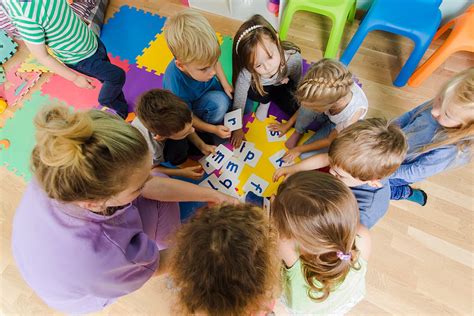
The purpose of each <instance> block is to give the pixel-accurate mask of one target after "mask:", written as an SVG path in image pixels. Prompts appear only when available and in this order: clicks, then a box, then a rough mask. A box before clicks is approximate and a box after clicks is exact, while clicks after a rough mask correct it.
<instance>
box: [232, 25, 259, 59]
mask: <svg viewBox="0 0 474 316" xmlns="http://www.w3.org/2000/svg"><path fill="white" fill-rule="evenodd" d="M261 27H263V25H260V24H257V25H254V26H251V27H249V28H248V29H246V30H245V31H243V32H242V34H240V36H239V39H238V40H237V44H235V53H236V54H238V51H239V43H240V41H241V40H242V38H243V37H244V36H245V35H247V34H248V33H250V32H252V31H253V30H256V29H259V28H261Z"/></svg>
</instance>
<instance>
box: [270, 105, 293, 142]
mask: <svg viewBox="0 0 474 316" xmlns="http://www.w3.org/2000/svg"><path fill="white" fill-rule="evenodd" d="M298 112H299V110H298V111H296V112H295V114H293V115H292V116H291V117H290V119H289V120H288V121H286V122H285V123H279V122H277V123H272V124H270V125H269V126H268V127H269V128H270V130H272V131H278V132H280V137H282V136H283V135H285V134H286V133H287V132H288V130H289V129H290V128H292V127H293V125H295V123H296V118H297V117H298Z"/></svg>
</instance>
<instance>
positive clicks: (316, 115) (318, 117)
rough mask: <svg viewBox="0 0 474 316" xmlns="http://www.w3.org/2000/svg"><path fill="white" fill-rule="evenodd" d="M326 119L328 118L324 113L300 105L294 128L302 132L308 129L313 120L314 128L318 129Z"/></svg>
mask: <svg viewBox="0 0 474 316" xmlns="http://www.w3.org/2000/svg"><path fill="white" fill-rule="evenodd" d="M328 120H329V118H328V117H327V115H325V114H324V113H320V112H316V111H312V110H310V109H307V108H305V107H300V111H299V112H298V117H297V118H296V123H295V130H296V131H297V132H298V133H300V134H304V133H306V132H307V131H308V127H309V126H310V125H313V124H312V123H313V122H314V125H316V129H319V128H320V127H321V126H322V125H323V124H326V122H327V121H328Z"/></svg>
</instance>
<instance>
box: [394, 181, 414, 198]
mask: <svg viewBox="0 0 474 316" xmlns="http://www.w3.org/2000/svg"><path fill="white" fill-rule="evenodd" d="M389 183H390V200H406V199H408V197H409V196H410V194H411V188H410V183H408V182H406V181H405V180H402V179H389Z"/></svg>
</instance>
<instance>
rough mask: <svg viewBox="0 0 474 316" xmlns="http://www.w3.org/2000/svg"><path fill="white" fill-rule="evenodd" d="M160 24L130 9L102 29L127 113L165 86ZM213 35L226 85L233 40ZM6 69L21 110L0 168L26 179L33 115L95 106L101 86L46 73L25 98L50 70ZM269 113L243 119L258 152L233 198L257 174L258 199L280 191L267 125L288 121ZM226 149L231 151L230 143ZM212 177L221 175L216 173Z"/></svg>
mask: <svg viewBox="0 0 474 316" xmlns="http://www.w3.org/2000/svg"><path fill="white" fill-rule="evenodd" d="M164 23H165V18H164V17H161V16H159V15H156V14H152V13H149V12H145V11H143V10H139V9H136V8H133V7H130V6H122V7H120V9H119V10H118V11H117V12H116V13H115V14H114V15H113V16H112V17H111V18H110V19H109V20H108V21H107V23H106V24H105V25H104V27H103V30H102V33H101V39H102V41H103V42H104V44H105V46H106V47H107V51H108V53H109V58H110V59H111V62H112V63H113V64H115V65H117V66H119V67H121V68H122V69H123V70H124V71H125V72H126V82H125V85H124V88H123V91H124V94H125V98H126V100H127V102H128V103H129V110H130V111H133V110H134V107H135V104H136V101H137V98H138V97H139V96H140V95H141V94H142V93H144V92H146V91H148V90H150V89H153V88H161V87H162V85H163V74H164V71H165V69H166V67H167V65H168V63H169V62H170V61H171V60H172V59H173V56H172V54H171V52H170V51H169V49H168V47H167V45H166V42H165V39H164V36H163V33H162V28H163V25H164ZM216 34H217V37H218V40H219V43H220V45H221V57H220V59H219V61H220V62H221V64H222V67H223V69H224V72H225V74H226V77H227V78H228V80H229V82H230V81H231V75H232V38H231V37H229V36H222V35H221V34H219V33H216ZM308 67H309V64H308V63H307V62H306V61H304V63H303V70H304V71H306V70H307V68H308ZM8 69H9V71H7V72H6V80H7V81H8V84H6V85H4V94H6V95H2V97H4V98H5V99H6V100H7V102H8V103H9V104H15V103H17V102H20V103H21V105H22V106H19V107H18V109H17V110H16V111H15V112H14V113H13V117H11V118H9V119H7V120H6V122H5V125H4V127H3V128H0V164H4V165H6V166H7V168H8V169H9V170H11V171H12V172H14V173H15V174H17V175H19V176H22V177H24V178H25V179H26V180H29V179H30V178H31V172H30V168H29V160H30V153H31V150H32V148H33V146H34V133H35V130H34V125H33V124H32V121H33V118H34V116H35V114H36V113H37V112H38V110H39V109H40V108H41V107H42V106H44V105H46V104H51V103H54V102H55V103H62V104H65V105H67V106H69V107H71V108H73V109H74V110H82V109H88V108H94V107H96V106H97V105H98V101H97V98H98V95H99V91H100V87H101V83H100V82H99V81H98V80H95V79H94V83H93V84H94V86H95V89H92V90H87V89H81V88H78V87H76V86H75V85H74V84H72V83H71V82H69V81H67V80H65V79H64V78H62V77H60V76H58V75H55V74H48V75H47V76H48V77H49V79H48V80H47V81H46V82H44V83H43V84H42V86H41V87H40V91H36V92H34V93H32V94H31V96H30V97H29V98H28V99H26V98H24V95H25V94H26V93H27V92H28V91H29V90H30V89H31V87H33V86H34V85H35V84H36V82H37V81H38V79H39V78H40V76H41V74H42V73H44V72H48V69H46V68H45V67H44V66H42V65H40V64H39V63H38V62H37V61H36V60H35V59H34V58H33V57H31V56H29V57H27V58H26V59H25V60H24V61H23V62H21V63H19V64H16V65H14V66H13V67H8ZM269 115H270V116H269V118H267V119H266V120H265V121H263V122H261V121H258V120H257V119H255V117H254V116H253V115H246V116H245V120H244V130H245V131H246V140H247V142H249V143H252V144H253V146H254V148H255V149H257V150H258V151H260V152H261V153H262V154H261V156H260V158H259V160H258V162H257V163H256V164H255V165H254V166H251V165H249V164H245V163H244V166H243V170H242V172H241V173H240V175H239V177H238V181H237V182H236V185H235V188H234V192H233V194H235V193H236V194H237V196H241V195H242V194H243V192H244V191H247V190H248V187H245V185H246V183H247V182H248V181H249V179H253V178H252V177H255V176H256V177H258V178H259V179H262V180H264V181H265V182H267V183H268V185H267V186H266V187H265V190H264V191H263V192H261V195H264V196H270V195H271V194H272V193H274V192H275V190H276V189H277V187H278V184H279V183H273V182H272V179H271V178H272V174H273V172H274V170H275V165H274V164H272V162H271V161H270V159H271V158H272V157H273V156H275V154H276V153H278V152H280V153H281V152H282V151H283V150H284V149H285V147H284V141H283V140H277V141H272V142H269V141H268V139H267V137H266V135H267V134H266V133H267V131H266V126H267V125H268V124H270V123H273V122H274V121H275V119H278V120H282V119H288V117H287V116H286V115H285V114H284V113H283V112H282V111H280V110H279V108H278V107H276V106H275V105H274V104H272V105H271V106H270V110H269ZM293 131H294V130H293V129H292V130H290V131H289V132H288V133H287V135H286V136H287V137H289V136H290V135H291V133H292V132H293ZM309 137H310V134H307V135H305V137H303V139H302V140H301V142H304V141H305V140H306V139H308V138H309ZM226 146H227V148H230V147H231V146H230V145H229V144H226ZM234 158H236V157H234ZM273 158H274V157H273ZM211 174H214V175H215V176H216V177H217V176H219V177H220V176H221V174H220V173H219V172H218V171H214V172H213V173H211ZM208 176H209V174H206V175H205V176H204V177H203V179H201V180H199V181H193V182H194V183H200V182H203V180H204V179H205V178H206V177H208ZM197 205H198V204H193V203H183V204H182V205H181V206H182V208H183V206H184V209H182V215H183V212H184V214H188V215H189V214H190V209H192V208H195V207H196V206H197Z"/></svg>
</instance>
